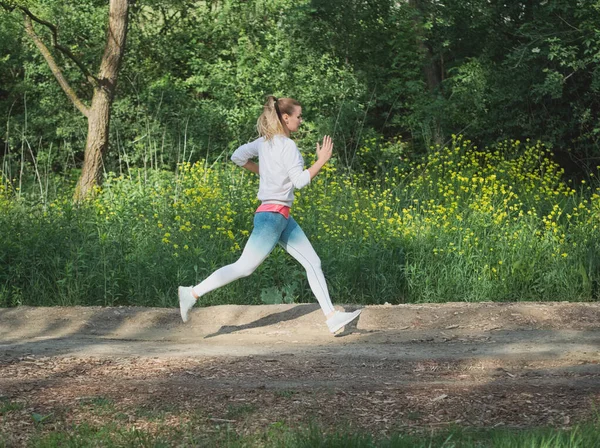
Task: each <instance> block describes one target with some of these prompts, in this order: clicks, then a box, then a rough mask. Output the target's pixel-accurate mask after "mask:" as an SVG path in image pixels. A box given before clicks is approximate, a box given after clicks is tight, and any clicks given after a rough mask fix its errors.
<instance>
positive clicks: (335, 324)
mask: <svg viewBox="0 0 600 448" xmlns="http://www.w3.org/2000/svg"><path fill="white" fill-rule="evenodd" d="M361 311H362V310H356V311H353V312H352V313H344V312H342V311H336V312H335V314H334V315H333V316H331V317H330V318H329V319H327V326H328V327H329V331H331V332H332V333H335V332H336V331H338V330H340V329H341V328H343V327H345V326H346V325H348V324H349V323H350V322H352V321H353V320H354V319H356V318H357V317H358V315H359V314H360V313H361Z"/></svg>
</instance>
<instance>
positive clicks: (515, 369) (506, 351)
mask: <svg viewBox="0 0 600 448" xmlns="http://www.w3.org/2000/svg"><path fill="white" fill-rule="evenodd" d="M345 308H346V309H347V310H351V309H354V308H353V307H345ZM2 403H4V407H3V404H2ZM98 403H109V404H110V412H106V415H104V416H103V414H102V413H101V412H100V413H99V412H98V409H97V406H96V409H95V411H94V409H92V408H93V405H94V404H96V405H98ZM7 404H11V405H12V407H13V408H15V409H13V410H6V409H9V408H11V406H7ZM15 404H17V406H15ZM86 406H87V407H86ZM90 406H92V408H90ZM599 408H600V304H596V303H594V304H588V303H575V304H570V303H565V302H553V303H543V304H542V303H518V304H513V303H506V304H493V303H479V304H466V303H450V304H441V305H395V306H369V307H366V308H365V309H364V311H363V313H362V314H361V317H360V319H359V320H358V322H357V323H356V324H354V325H352V326H350V327H348V328H346V330H345V331H344V332H343V333H341V334H338V335H336V336H332V335H331V334H329V332H328V331H327V328H326V326H325V323H324V318H323V316H322V313H321V311H320V310H319V309H318V307H317V306H315V305H308V304H298V305H273V306H216V307H208V308H198V309H195V310H194V311H193V313H192V319H191V321H190V322H189V323H187V324H183V323H181V321H180V317H179V312H178V310H176V309H164V308H162V309H159V308H129V307H123V308H88V307H86V308H58V307H57V308H29V307H19V308H12V309H0V419H1V420H0V431H1V432H0V434H3V435H4V438H5V443H6V441H8V444H9V446H10V445H11V444H13V445H14V446H19V445H22V444H25V443H26V441H27V440H28V437H29V436H30V435H31V434H33V432H34V431H35V428H34V424H33V422H32V419H31V414H32V413H38V414H40V415H51V416H52V418H51V419H48V423H49V424H48V425H47V426H46V427H45V430H46V431H51V430H52V428H53V426H52V425H54V427H55V428H54V429H61V428H65V427H68V425H69V424H71V425H72V424H77V423H81V422H89V421H90V419H93V420H94V421H95V422H96V423H99V424H100V423H102V422H104V421H105V420H107V419H108V420H110V419H111V418H114V415H124V416H126V417H124V419H125V421H124V422H125V424H129V425H134V426H136V425H137V426H142V427H147V426H148V425H150V423H148V422H149V421H150V420H152V419H149V417H148V415H145V416H144V415H138V414H140V413H139V409H146V410H152V412H154V414H156V413H157V412H160V413H161V415H162V416H163V417H164V418H167V419H168V418H175V416H177V418H178V419H179V421H181V419H182V418H184V419H188V421H192V420H193V421H194V422H197V424H202V425H207V428H209V427H210V425H216V424H221V425H222V424H227V425H230V426H231V427H232V428H233V429H234V430H236V431H238V432H241V433H248V432H253V431H257V430H264V429H265V428H268V427H269V426H270V425H272V424H274V423H285V424H286V425H290V426H294V425H299V424H306V423H307V422H310V421H313V422H314V421H316V422H318V424H320V425H322V426H324V427H327V426H331V427H335V426H336V425H337V426H339V425H340V424H343V425H344V427H345V428H355V429H357V430H368V431H370V432H373V433H383V434H387V433H390V432H392V431H407V430H409V431H410V430H419V429H423V428H426V429H428V430H430V429H431V428H443V427H445V426H447V425H450V424H457V425H462V426H469V427H500V426H505V427H518V428H523V427H535V426H545V425H552V426H559V427H570V426H572V425H574V424H576V423H579V422H583V421H586V420H589V419H591V418H594V417H595V416H597V413H598V409H599ZM2 409H5V410H4V412H2V411H1V410H2ZM136 409H137V410H138V411H135V412H134V410H136ZM92 411H94V412H92ZM154 414H153V415H154ZM65 425H66V426H65Z"/></svg>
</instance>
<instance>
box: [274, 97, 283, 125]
mask: <svg viewBox="0 0 600 448" xmlns="http://www.w3.org/2000/svg"><path fill="white" fill-rule="evenodd" d="M278 102H279V99H278V98H277V97H276V96H274V97H273V105H274V106H275V112H277V118H279V121H281V122H282V123H283V119H282V117H281V111H280V110H279V104H277V103H278Z"/></svg>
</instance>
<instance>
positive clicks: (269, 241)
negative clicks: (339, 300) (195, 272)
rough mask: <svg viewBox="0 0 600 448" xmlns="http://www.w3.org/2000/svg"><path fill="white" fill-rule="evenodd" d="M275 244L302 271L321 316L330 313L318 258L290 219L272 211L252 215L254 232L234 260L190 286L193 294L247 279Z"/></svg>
mask: <svg viewBox="0 0 600 448" xmlns="http://www.w3.org/2000/svg"><path fill="white" fill-rule="evenodd" d="M277 243H279V244H280V245H281V247H283V248H284V249H285V250H286V251H287V252H288V253H289V254H290V255H291V256H292V257H294V258H295V259H296V260H298V261H299V262H300V264H301V265H302V266H303V267H304V269H306V275H307V276H308V283H309V284H310V288H311V289H312V292H313V294H314V295H315V297H316V298H317V300H318V301H319V305H321V309H322V310H323V313H325V315H326V316H327V315H329V314H330V313H332V312H333V311H334V308H333V305H332V303H331V299H330V298H329V292H328V290H327V283H326V282H325V276H324V275H323V271H322V270H321V259H320V258H319V256H318V255H317V253H316V252H315V250H314V249H313V247H312V245H311V244H310V241H308V238H307V237H306V235H305V234H304V232H303V231H302V229H301V228H300V226H299V225H298V223H297V222H296V221H295V220H294V218H292V217H291V216H290V217H289V218H287V219H286V217H285V216H283V215H282V214H280V213H276V212H259V213H256V214H255V215H254V229H253V230H252V234H251V235H250V238H249V239H248V242H247V243H246V246H245V247H244V251H243V252H242V255H241V256H240V258H239V259H238V261H236V262H235V263H232V264H230V265H227V266H223V267H222V268H220V269H217V270H216V271H215V272H213V273H212V274H211V275H210V276H209V277H208V278H206V279H205V280H204V281H203V282H202V283H200V284H198V285H196V286H194V292H195V293H196V294H197V295H198V297H200V296H203V295H204V294H206V293H208V292H210V291H213V290H215V289H217V288H220V287H221V286H224V285H226V284H228V283H231V282H232V281H234V280H237V279H238V278H241V277H247V276H249V275H250V274H252V273H253V272H254V271H255V270H256V268H257V267H258V266H260V264H261V263H262V262H263V261H264V260H265V259H266V258H267V256H268V255H269V254H270V253H271V251H272V250H273V249H274V248H275V245H276V244H277Z"/></svg>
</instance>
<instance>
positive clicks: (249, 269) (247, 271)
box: [233, 261, 260, 277]
mask: <svg viewBox="0 0 600 448" xmlns="http://www.w3.org/2000/svg"><path fill="white" fill-rule="evenodd" d="M259 264H260V263H258V264H256V263H240V262H239V261H238V262H236V263H234V264H233V266H234V268H235V270H236V272H237V276H238V277H248V276H250V275H252V273H253V272H254V271H256V268H257V267H258V265H259Z"/></svg>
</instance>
